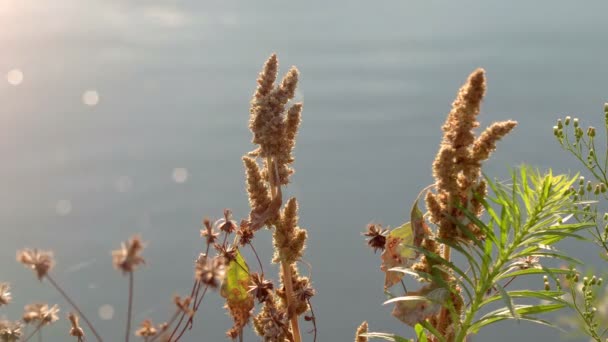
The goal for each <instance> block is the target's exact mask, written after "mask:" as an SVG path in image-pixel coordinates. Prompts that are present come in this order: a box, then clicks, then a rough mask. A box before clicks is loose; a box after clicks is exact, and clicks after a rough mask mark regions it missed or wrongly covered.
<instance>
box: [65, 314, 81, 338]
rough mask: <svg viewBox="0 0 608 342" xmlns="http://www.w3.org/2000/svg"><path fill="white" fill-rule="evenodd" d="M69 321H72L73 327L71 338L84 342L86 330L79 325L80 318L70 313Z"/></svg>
mask: <svg viewBox="0 0 608 342" xmlns="http://www.w3.org/2000/svg"><path fill="white" fill-rule="evenodd" d="M68 319H69V320H70V324H71V325H72V327H71V328H70V336H74V337H77V338H78V341H83V339H84V330H82V328H81V327H80V325H79V324H78V316H76V315H74V314H73V313H71V312H70V314H69V315H68Z"/></svg>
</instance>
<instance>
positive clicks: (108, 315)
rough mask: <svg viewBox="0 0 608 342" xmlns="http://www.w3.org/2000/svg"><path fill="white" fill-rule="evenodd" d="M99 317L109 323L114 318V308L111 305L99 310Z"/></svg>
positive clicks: (103, 306) (101, 307) (105, 305)
mask: <svg viewBox="0 0 608 342" xmlns="http://www.w3.org/2000/svg"><path fill="white" fill-rule="evenodd" d="M97 314H99V317H100V318H101V319H103V320H105V321H109V320H111V319H112V318H113V317H114V307H113V306H112V305H110V304H104V305H102V306H100V307H99V310H97Z"/></svg>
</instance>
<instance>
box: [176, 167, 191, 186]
mask: <svg viewBox="0 0 608 342" xmlns="http://www.w3.org/2000/svg"><path fill="white" fill-rule="evenodd" d="M172 177H173V181H174V182H175V183H185V182H186V181H187V180H188V169H186V168H183V167H176V168H175V169H173V175H172Z"/></svg>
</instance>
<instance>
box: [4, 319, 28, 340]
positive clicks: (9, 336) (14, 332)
mask: <svg viewBox="0 0 608 342" xmlns="http://www.w3.org/2000/svg"><path fill="white" fill-rule="evenodd" d="M21 327H22V325H21V322H19V321H14V322H11V321H6V320H2V321H0V341H2V342H16V341H19V340H20V339H21V335H22V334H23V332H22V331H21Z"/></svg>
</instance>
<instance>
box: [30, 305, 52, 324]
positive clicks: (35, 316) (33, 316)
mask: <svg viewBox="0 0 608 342" xmlns="http://www.w3.org/2000/svg"><path fill="white" fill-rule="evenodd" d="M58 313H59V307H58V306H57V305H53V306H51V307H49V305H48V304H45V303H34V304H29V305H26V306H25V310H24V312H23V317H22V320H23V322H25V323H26V324H29V323H32V322H37V324H42V325H49V324H51V323H54V322H56V321H58V320H59V316H58V315H57V314H58Z"/></svg>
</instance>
